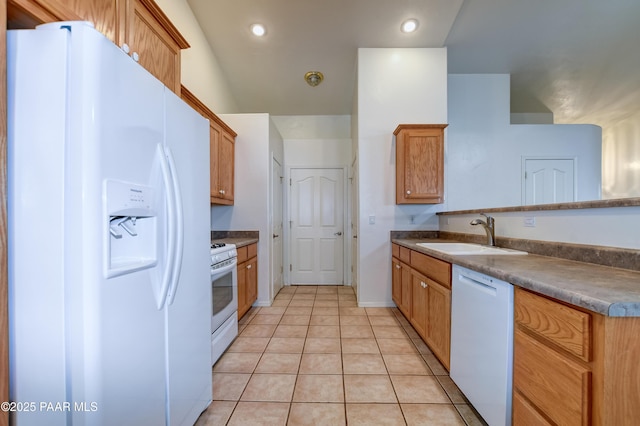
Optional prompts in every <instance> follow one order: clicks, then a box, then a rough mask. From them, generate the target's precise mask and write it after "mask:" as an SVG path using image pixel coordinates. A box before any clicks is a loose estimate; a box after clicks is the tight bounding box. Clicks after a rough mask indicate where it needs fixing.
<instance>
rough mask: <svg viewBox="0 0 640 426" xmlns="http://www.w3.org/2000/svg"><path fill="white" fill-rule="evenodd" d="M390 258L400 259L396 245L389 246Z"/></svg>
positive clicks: (398, 247)
mask: <svg viewBox="0 0 640 426" xmlns="http://www.w3.org/2000/svg"><path fill="white" fill-rule="evenodd" d="M391 256H393V257H395V258H398V259H400V246H399V245H397V244H391Z"/></svg>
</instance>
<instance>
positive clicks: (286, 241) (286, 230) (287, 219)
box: [282, 164, 351, 286]
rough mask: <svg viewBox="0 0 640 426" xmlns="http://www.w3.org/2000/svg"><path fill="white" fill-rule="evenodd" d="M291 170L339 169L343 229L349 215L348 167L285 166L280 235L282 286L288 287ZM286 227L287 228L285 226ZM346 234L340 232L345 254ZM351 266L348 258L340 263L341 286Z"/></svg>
mask: <svg viewBox="0 0 640 426" xmlns="http://www.w3.org/2000/svg"><path fill="white" fill-rule="evenodd" d="M293 169H306V170H316V169H340V170H342V186H343V188H342V189H343V190H342V198H343V200H342V206H343V208H342V223H343V227H345V226H347V224H348V223H349V222H347V219H348V213H349V206H350V205H349V200H348V195H349V192H348V189H349V184H348V182H349V179H348V176H349V175H348V172H349V167H348V166H345V165H343V164H339V165H322V166H307V165H304V164H303V165H296V164H293V165H291V164H287V165H286V166H285V185H286V184H287V183H288V184H289V186H288V188H289V189H288V190H286V191H283V198H285V200H284V211H283V212H282V216H283V217H282V219H283V221H284V226H283V232H282V234H283V235H284V238H285V239H284V240H283V245H284V259H283V262H282V263H283V264H284V285H285V286H290V285H291V274H290V273H289V272H290V271H289V267H288V265H291V214H290V211H291V170H293ZM287 225H288V226H287ZM346 235H347V233H346V232H345V231H344V230H343V231H342V236H343V238H342V253H343V254H344V253H347V252H346V251H345V250H347V247H348V246H347V244H346V241H347V238H346ZM350 266H351V262H350V259H349V256H345V262H342V282H343V285H347V283H348V282H349V280H348V279H347V271H348V270H349V269H348V268H349V267H350Z"/></svg>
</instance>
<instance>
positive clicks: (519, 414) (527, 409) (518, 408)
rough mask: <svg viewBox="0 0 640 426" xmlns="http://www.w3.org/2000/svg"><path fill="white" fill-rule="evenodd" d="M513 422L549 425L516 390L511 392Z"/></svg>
mask: <svg viewBox="0 0 640 426" xmlns="http://www.w3.org/2000/svg"><path fill="white" fill-rule="evenodd" d="M513 424H514V425H518V426H551V423H549V422H548V421H547V420H546V419H545V418H544V417H542V415H540V413H538V412H537V411H536V409H535V408H533V407H532V406H531V404H529V402H528V401H527V400H526V399H525V398H523V397H522V395H520V393H518V392H514V393H513Z"/></svg>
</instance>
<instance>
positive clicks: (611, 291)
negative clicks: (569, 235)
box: [391, 238, 640, 317]
mask: <svg viewBox="0 0 640 426" xmlns="http://www.w3.org/2000/svg"><path fill="white" fill-rule="evenodd" d="M391 242H393V243H396V244H399V245H401V246H404V247H407V248H409V249H411V250H416V251H419V252H421V253H424V254H427V255H429V256H432V257H435V258H438V259H441V260H444V261H446V262H449V263H452V264H456V265H460V266H464V267H466V268H469V269H472V270H475V271H478V272H482V273H484V274H487V275H491V276H493V277H496V278H498V279H501V280H504V281H508V282H510V283H511V284H514V285H516V286H518V287H522V288H525V289H528V290H531V291H534V292H536V293H540V294H543V295H546V296H549V297H553V298H555V299H558V300H561V301H563V302H567V303H570V304H572V305H576V306H580V307H582V308H585V309H588V310H590V311H593V312H597V313H599V314H603V315H607V316H613V317H640V272H636V271H632V270H628V269H621V268H612V267H608V266H600V265H595V264H592V263H585V262H577V261H573V260H565V259H560V258H555V257H547V256H539V255H534V254H528V255H523V256H509V255H507V256H500V255H492V256H486V255H485V256H478V255H468V256H458V255H447V254H443V253H440V252H437V251H434V250H430V249H427V248H424V247H420V246H418V245H416V243H420V242H452V240H444V239H426V238H422V239H404V238H395V239H392V240H391Z"/></svg>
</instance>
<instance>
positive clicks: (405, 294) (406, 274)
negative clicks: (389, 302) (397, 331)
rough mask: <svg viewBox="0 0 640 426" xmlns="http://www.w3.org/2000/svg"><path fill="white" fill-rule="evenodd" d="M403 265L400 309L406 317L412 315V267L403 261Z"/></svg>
mask: <svg viewBox="0 0 640 426" xmlns="http://www.w3.org/2000/svg"><path fill="white" fill-rule="evenodd" d="M400 266H401V267H402V279H401V281H400V282H401V287H402V295H401V299H400V306H401V308H400V311H402V313H403V314H404V316H405V317H407V318H410V317H411V285H412V278H411V268H410V267H409V266H408V265H405V264H404V263H401V264H400Z"/></svg>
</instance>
